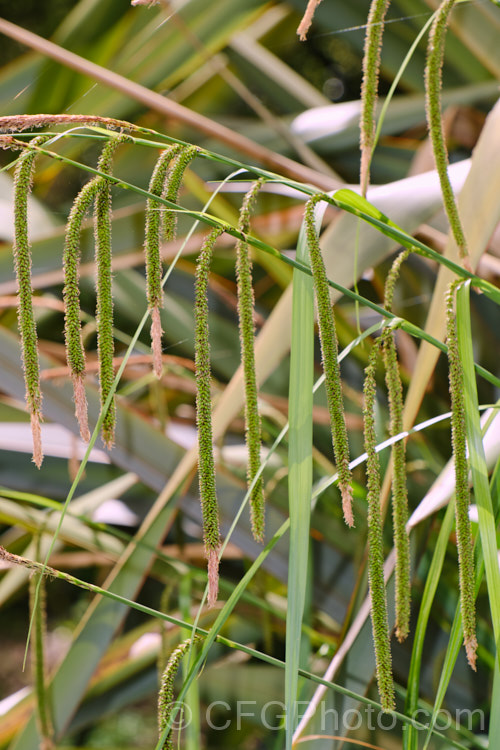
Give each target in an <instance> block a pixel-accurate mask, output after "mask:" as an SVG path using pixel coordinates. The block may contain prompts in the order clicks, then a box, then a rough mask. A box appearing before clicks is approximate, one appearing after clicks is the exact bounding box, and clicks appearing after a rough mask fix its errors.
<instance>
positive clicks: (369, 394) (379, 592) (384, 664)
mask: <svg viewBox="0 0 500 750" xmlns="http://www.w3.org/2000/svg"><path fill="white" fill-rule="evenodd" d="M377 354H378V345H377V344H376V345H375V346H374V347H373V349H372V351H371V353H370V358H369V361H368V366H367V368H366V370H365V384H364V402H365V405H364V410H363V416H364V435H365V450H366V453H367V460H366V474H367V487H368V496H367V501H368V580H369V584H370V599H371V618H372V632H373V642H374V646H375V661H376V665H377V684H378V691H379V695H380V702H381V704H382V709H383V710H384V711H392V710H394V706H395V698H394V684H393V680H392V658H391V645H390V638H389V620H388V616H387V598H386V591H385V583H384V543H383V534H382V517H381V513H380V466H379V460H378V455H377V453H376V451H375V447H376V444H377V439H376V433H375V417H374V409H375V398H376V390H377V386H376V381H375V366H376V361H377Z"/></svg>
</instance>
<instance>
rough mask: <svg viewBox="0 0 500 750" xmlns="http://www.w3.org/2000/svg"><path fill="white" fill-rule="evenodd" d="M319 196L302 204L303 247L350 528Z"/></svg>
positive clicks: (335, 348) (346, 455)
mask: <svg viewBox="0 0 500 750" xmlns="http://www.w3.org/2000/svg"><path fill="white" fill-rule="evenodd" d="M321 199H322V196H321V195H318V196H315V197H314V198H312V199H311V200H310V201H309V202H308V203H307V205H306V210H305V216H304V221H305V225H306V235H307V244H308V247H309V257H310V260H311V271H312V275H313V282H314V293H315V297H316V306H317V309H318V327H319V336H320V341H321V356H322V361H323V369H324V373H325V384H326V396H327V402H328V410H329V412H330V424H331V429H332V442H333V452H334V455H335V461H336V464H337V470H338V475H339V479H338V486H339V489H340V493H341V495H342V510H343V513H344V520H345V522H346V523H347V525H348V526H354V516H353V512H352V474H351V470H350V468H349V441H348V438H347V427H346V423H345V414H344V403H343V398H342V381H341V378H340V366H339V359H338V341H337V332H336V328H335V318H334V315H333V309H332V304H331V300H330V290H329V286H328V278H327V275H326V270H325V264H324V263H323V258H322V256H321V250H320V247H319V241H318V235H317V233H316V228H315V225H314V206H315V204H316V203H317V202H318V201H320V200H321Z"/></svg>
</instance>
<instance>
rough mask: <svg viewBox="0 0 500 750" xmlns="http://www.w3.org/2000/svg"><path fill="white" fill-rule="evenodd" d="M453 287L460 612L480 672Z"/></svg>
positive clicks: (449, 317)
mask: <svg viewBox="0 0 500 750" xmlns="http://www.w3.org/2000/svg"><path fill="white" fill-rule="evenodd" d="M456 286H457V282H454V283H453V284H451V285H450V288H449V290H448V294H447V296H446V330H447V339H446V343H447V345H448V368H449V384H450V397H451V439H452V445H453V458H454V463H455V522H456V529H457V550H458V573H459V586H460V609H461V612H462V626H463V630H464V645H465V651H466V654H467V660H468V662H469V664H470V665H471V667H472V669H474V670H475V669H476V650H477V639H476V612H475V596H474V581H475V576H474V550H473V546H472V535H471V526H470V519H469V503H470V493H469V467H468V463H467V447H466V428H465V400H464V384H463V383H464V381H463V371H462V363H461V360H460V355H459V351H458V339H457V325H456V319H455V304H454V303H455V290H456Z"/></svg>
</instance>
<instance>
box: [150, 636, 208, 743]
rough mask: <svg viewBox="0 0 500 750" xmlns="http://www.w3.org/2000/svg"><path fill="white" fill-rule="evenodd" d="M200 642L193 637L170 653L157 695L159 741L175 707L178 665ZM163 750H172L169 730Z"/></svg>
mask: <svg viewBox="0 0 500 750" xmlns="http://www.w3.org/2000/svg"><path fill="white" fill-rule="evenodd" d="M200 640H201V636H194V638H188V639H187V640H186V641H183V642H182V643H180V644H179V645H178V646H177V648H176V649H174V651H172V653H171V655H170V658H169V660H168V662H167V666H166V667H165V670H164V672H163V674H162V676H161V680H160V692H159V694H158V731H159V735H160V739H161V737H162V736H163V733H164V731H165V728H166V727H167V724H168V722H169V719H170V716H171V715H172V711H173V709H174V708H175V705H176V704H175V701H174V681H175V676H176V674H177V670H178V669H179V664H180V663H181V660H182V658H183V657H184V656H185V654H186V653H187V651H188V650H189V648H190V647H191V646H192V645H194V644H195V643H197V642H198V641H200ZM163 750H174V743H173V740H172V731H171V730H170V731H169V732H168V734H167V736H166V738H165V740H164V742H163Z"/></svg>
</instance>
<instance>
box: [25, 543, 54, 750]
mask: <svg viewBox="0 0 500 750" xmlns="http://www.w3.org/2000/svg"><path fill="white" fill-rule="evenodd" d="M39 551H40V544H39V538H38V540H37V554H39ZM37 594H38V595H37ZM29 599H30V612H31V616H32V618H33V630H32V639H31V670H32V674H33V677H34V687H35V694H36V714H37V723H38V728H39V733H40V748H41V750H51V748H53V747H55V745H54V741H53V737H54V728H53V723H52V710H51V701H50V692H49V689H48V687H47V684H46V674H45V672H46V667H45V663H46V658H45V651H46V649H45V643H46V640H47V597H46V587H45V579H44V576H43V575H42V574H41V573H33V574H32V576H31V578H30V582H29ZM35 608H36V609H35Z"/></svg>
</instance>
